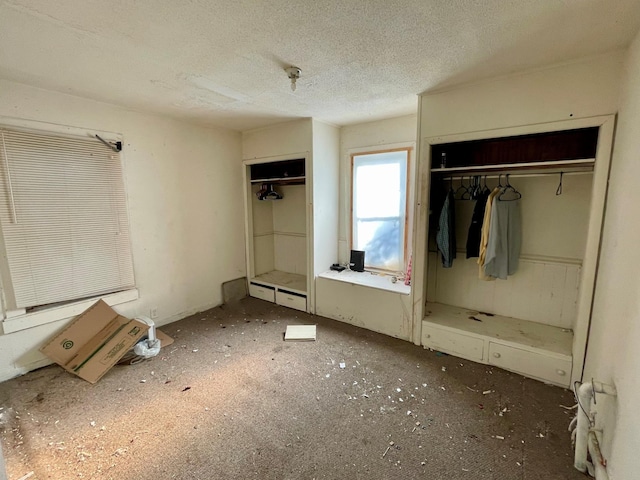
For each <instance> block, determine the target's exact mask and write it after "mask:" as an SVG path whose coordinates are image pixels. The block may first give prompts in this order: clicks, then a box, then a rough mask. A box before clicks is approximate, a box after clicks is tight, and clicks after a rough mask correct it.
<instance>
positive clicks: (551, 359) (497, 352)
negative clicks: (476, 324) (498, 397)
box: [489, 342, 571, 387]
mask: <svg viewBox="0 0 640 480" xmlns="http://www.w3.org/2000/svg"><path fill="white" fill-rule="evenodd" d="M489 363H490V364H491V365H495V366H496V367H500V368H504V369H505V370H511V371H512V372H516V373H521V374H523V375H526V376H527V377H532V378H537V379H538V380H542V381H543V382H549V383H553V384H556V385H560V386H562V387H568V386H569V384H570V383H571V359H568V358H559V357H556V356H553V355H552V354H549V355H545V354H542V353H536V352H530V351H528V350H522V349H520V348H515V347H511V346H507V345H501V344H499V343H494V342H489Z"/></svg>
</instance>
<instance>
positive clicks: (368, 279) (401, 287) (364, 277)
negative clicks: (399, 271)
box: [318, 270, 411, 295]
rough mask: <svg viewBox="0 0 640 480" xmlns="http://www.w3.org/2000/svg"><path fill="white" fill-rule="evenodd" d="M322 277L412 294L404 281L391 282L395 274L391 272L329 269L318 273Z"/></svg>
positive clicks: (402, 293)
mask: <svg viewBox="0 0 640 480" xmlns="http://www.w3.org/2000/svg"><path fill="white" fill-rule="evenodd" d="M318 276H319V277H320V278H327V279H329V280H337V281H339V282H346V283H351V284H352V285H360V286H363V287H369V288H375V289H378V290H386V291H387V292H393V293H399V294H401V295H409V294H411V287H410V286H409V285H405V284H404V282H401V281H398V282H396V283H392V282H391V277H392V276H393V275H389V274H382V273H379V274H372V273H370V272H353V271H351V270H343V271H342V272H336V271H333V270H329V271H327V272H323V273H321V274H320V275H318Z"/></svg>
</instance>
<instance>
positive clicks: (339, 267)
mask: <svg viewBox="0 0 640 480" xmlns="http://www.w3.org/2000/svg"><path fill="white" fill-rule="evenodd" d="M329 268H330V269H331V270H334V271H336V272H341V271H343V270H345V269H346V268H347V267H345V266H342V265H340V264H339V263H334V264H333V265H331V267H329Z"/></svg>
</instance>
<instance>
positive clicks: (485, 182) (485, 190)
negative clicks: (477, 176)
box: [482, 175, 491, 195]
mask: <svg viewBox="0 0 640 480" xmlns="http://www.w3.org/2000/svg"><path fill="white" fill-rule="evenodd" d="M482 192H483V193H484V194H485V195H488V194H489V193H491V189H490V188H489V187H488V186H487V176H486V175H485V176H484V189H483V190H482Z"/></svg>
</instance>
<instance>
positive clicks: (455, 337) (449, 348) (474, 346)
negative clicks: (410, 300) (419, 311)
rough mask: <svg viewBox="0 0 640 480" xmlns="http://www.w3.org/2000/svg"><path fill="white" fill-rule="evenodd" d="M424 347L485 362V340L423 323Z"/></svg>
mask: <svg viewBox="0 0 640 480" xmlns="http://www.w3.org/2000/svg"><path fill="white" fill-rule="evenodd" d="M422 345H423V346H424V347H427V348H433V349H434V350H438V351H440V352H444V353H450V354H452V355H456V356H457V357H462V358H466V359H467V360H473V361H476V362H482V361H483V354H484V340H483V339H481V338H477V337H472V336H470V335H465V334H462V333H457V332H451V331H449V330H443V329H440V328H436V327H433V326H431V325H430V324H429V323H427V322H423V323H422Z"/></svg>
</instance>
